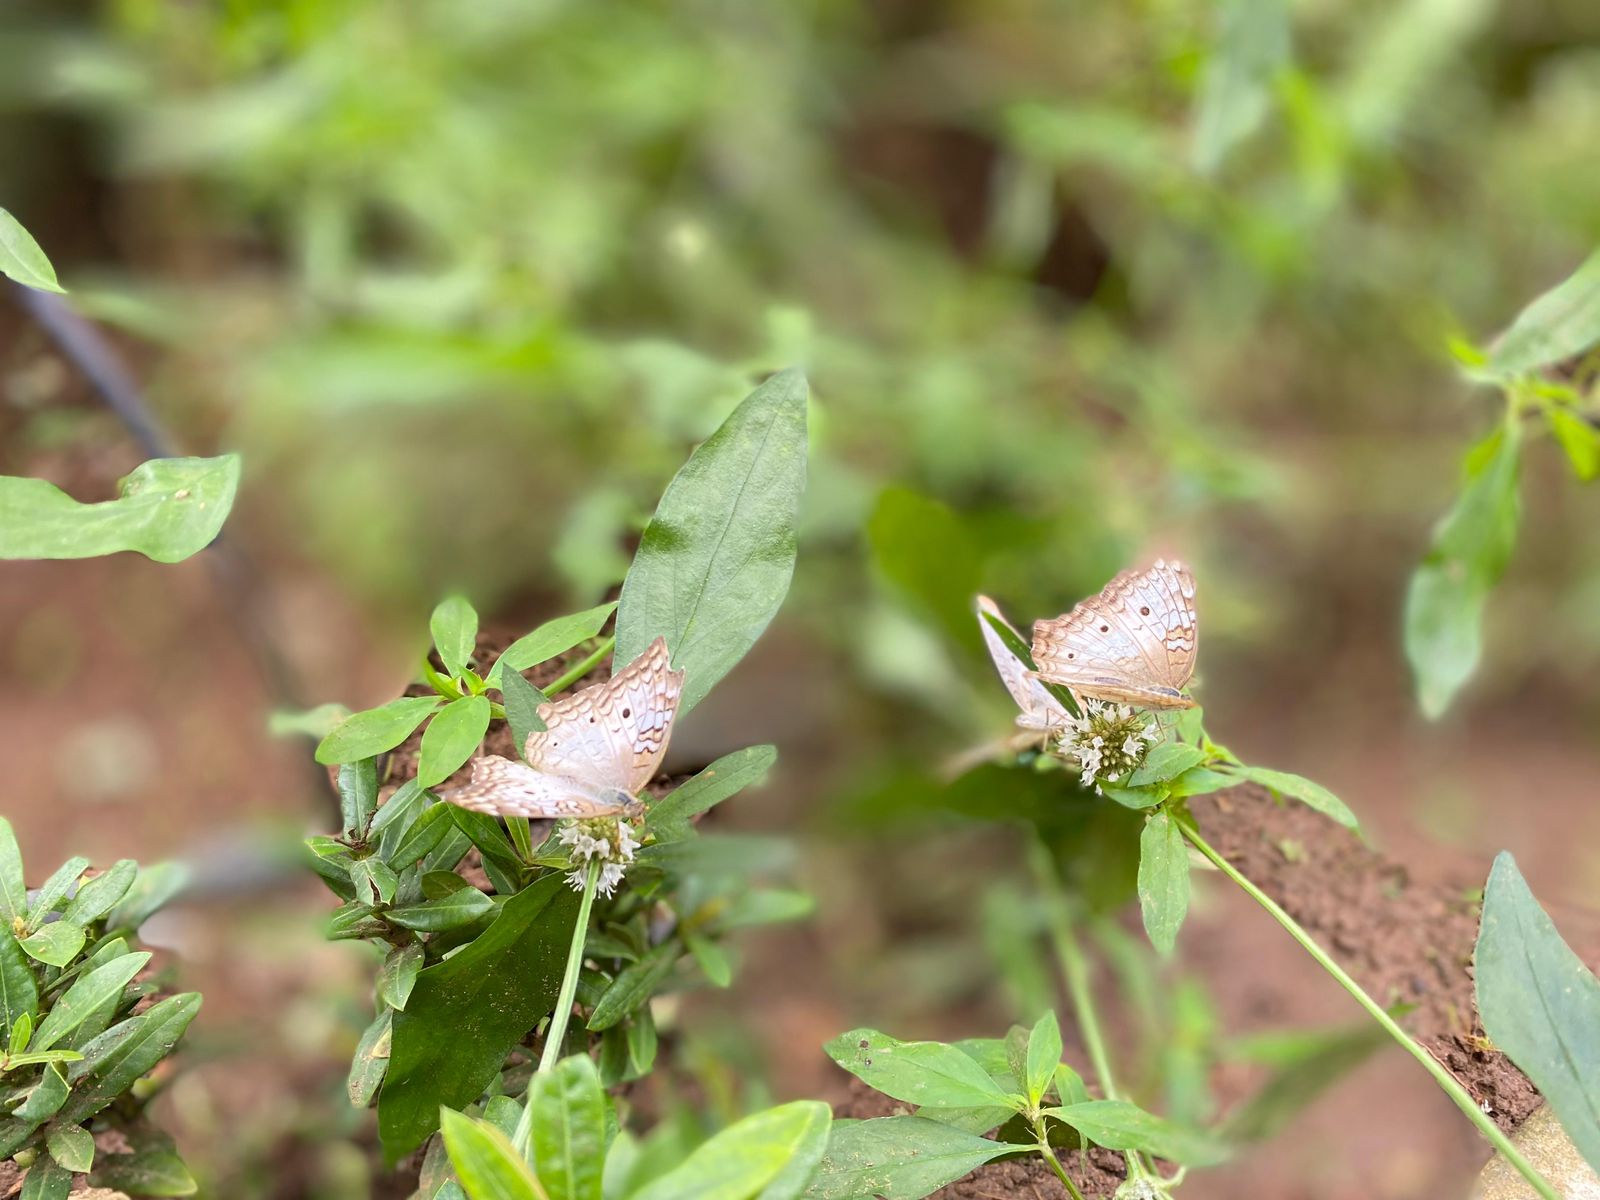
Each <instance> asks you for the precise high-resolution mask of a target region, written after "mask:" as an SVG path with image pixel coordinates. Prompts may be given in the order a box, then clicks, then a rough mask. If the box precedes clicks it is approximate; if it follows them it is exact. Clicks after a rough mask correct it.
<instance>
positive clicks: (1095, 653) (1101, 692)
mask: <svg viewBox="0 0 1600 1200" xmlns="http://www.w3.org/2000/svg"><path fill="white" fill-rule="evenodd" d="M1198 645H1199V630H1198V627H1197V625H1196V622H1195V612H1194V576H1193V575H1191V574H1190V573H1189V568H1188V567H1186V566H1184V565H1183V564H1182V563H1180V562H1176V561H1174V562H1167V561H1166V560H1164V559H1159V558H1158V559H1157V560H1156V561H1155V565H1154V566H1151V567H1148V568H1146V569H1145V570H1143V571H1124V572H1122V574H1120V575H1118V576H1117V577H1116V578H1115V579H1113V580H1112V581H1111V582H1110V583H1108V584H1106V586H1105V590H1104V591H1102V592H1101V593H1100V594H1099V595H1098V596H1090V597H1089V598H1088V599H1087V600H1084V601H1083V602H1082V603H1080V604H1079V605H1078V606H1077V607H1076V608H1074V609H1073V610H1072V611H1071V612H1069V613H1067V614H1066V615H1065V616H1062V617H1054V618H1052V619H1050V620H1047V621H1036V622H1034V626H1033V661H1034V664H1035V666H1036V668H1037V674H1038V676H1039V678H1041V679H1046V680H1049V681H1050V682H1051V683H1060V684H1065V685H1066V686H1067V687H1069V688H1071V689H1072V690H1073V691H1074V692H1076V693H1078V694H1079V695H1082V696H1092V697H1094V698H1096V699H1099V700H1113V701H1121V702H1122V703H1125V704H1132V705H1135V706H1136V707H1139V708H1193V707H1194V701H1193V700H1191V699H1189V697H1187V696H1185V695H1184V694H1183V687H1184V685H1185V684H1187V683H1188V682H1189V677H1190V676H1191V675H1193V674H1194V658H1195V650H1196V648H1197V646H1198Z"/></svg>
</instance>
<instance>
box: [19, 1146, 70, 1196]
mask: <svg viewBox="0 0 1600 1200" xmlns="http://www.w3.org/2000/svg"><path fill="white" fill-rule="evenodd" d="M71 1188H72V1172H71V1171H69V1170H67V1169H66V1168H65V1167H63V1166H61V1165H60V1164H59V1163H57V1162H56V1161H55V1159H53V1158H50V1157H48V1156H47V1155H42V1154H41V1155H40V1156H39V1157H38V1158H36V1159H34V1162H33V1166H31V1167H29V1168H28V1177H27V1179H26V1180H25V1181H24V1182H23V1185H22V1200H67V1193H68V1192H69V1191H70V1190H71Z"/></svg>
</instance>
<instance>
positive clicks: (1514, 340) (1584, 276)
mask: <svg viewBox="0 0 1600 1200" xmlns="http://www.w3.org/2000/svg"><path fill="white" fill-rule="evenodd" d="M1597 342H1600V250H1597V251H1595V252H1594V253H1593V254H1591V255H1590V256H1589V257H1588V259H1587V260H1586V261H1585V262H1584V264H1583V265H1582V266H1581V267H1579V268H1578V269H1577V270H1576V271H1574V272H1573V273H1572V275H1571V276H1569V277H1568V278H1567V279H1566V280H1565V281H1564V282H1562V283H1560V284H1559V285H1557V286H1556V287H1554V288H1552V289H1551V290H1550V291H1548V292H1546V293H1545V294H1544V295H1542V296H1540V297H1539V298H1538V299H1537V300H1535V301H1534V302H1533V303H1532V304H1530V305H1528V307H1527V308H1525V309H1523V310H1522V311H1521V312H1520V313H1518V314H1517V319H1516V320H1515V321H1513V322H1512V323H1511V328H1510V329H1508V330H1506V331H1505V333H1503V334H1501V335H1500V338H1499V340H1498V341H1496V342H1495V345H1494V349H1493V350H1492V351H1491V352H1490V354H1489V367H1490V369H1491V370H1493V371H1497V372H1499V373H1501V374H1504V375H1517V374H1521V373H1522V372H1525V371H1532V370H1536V369H1538V368H1539V367H1546V366H1549V365H1550V364H1551V363H1555V362H1560V361H1561V360H1562V359H1564V358H1571V357H1572V356H1573V355H1575V354H1580V353H1582V352H1583V351H1585V350H1587V349H1589V347H1591V346H1593V345H1595V344H1596V343H1597Z"/></svg>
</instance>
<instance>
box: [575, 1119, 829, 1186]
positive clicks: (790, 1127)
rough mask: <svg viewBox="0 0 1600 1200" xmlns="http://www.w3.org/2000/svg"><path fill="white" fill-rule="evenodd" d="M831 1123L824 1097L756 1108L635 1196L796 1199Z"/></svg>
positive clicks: (825, 1139)
mask: <svg viewBox="0 0 1600 1200" xmlns="http://www.w3.org/2000/svg"><path fill="white" fill-rule="evenodd" d="M829 1124H830V1115H829V1112H828V1106H827V1105H826V1104H823V1103H822V1102H821V1101H818V1100H796V1101H794V1102H793V1103H790V1104H780V1105H779V1106H778V1107H777V1108H769V1109H766V1110H765V1111H763V1112H758V1113H752V1114H751V1115H750V1116H748V1117H745V1118H744V1119H743V1120H742V1121H736V1122H735V1123H734V1124H732V1125H730V1126H728V1128H726V1129H724V1130H723V1131H722V1132H721V1133H719V1134H717V1135H716V1136H715V1137H713V1138H712V1139H711V1140H710V1141H708V1142H706V1143H705V1144H704V1145H703V1146H701V1147H699V1148H698V1149H697V1150H695V1152H694V1153H693V1154H691V1155H689V1157H688V1158H686V1159H685V1160H684V1161H683V1162H682V1163H681V1164H680V1165H679V1166H677V1167H675V1168H674V1169H673V1170H672V1171H670V1172H668V1173H667V1174H666V1175H664V1176H662V1177H661V1178H660V1179H657V1180H656V1181H655V1182H653V1183H651V1184H648V1185H646V1186H645V1187H644V1188H643V1189H642V1190H640V1191H638V1192H636V1193H634V1196H633V1200H756V1198H759V1200H795V1198H796V1197H798V1196H800V1195H801V1194H802V1189H803V1188H804V1187H805V1185H806V1182H807V1180H808V1179H809V1178H810V1176H811V1174H812V1172H813V1171H814V1170H815V1169H816V1167H817V1164H818V1162H819V1161H820V1160H821V1158H822V1155H823V1153H824V1148H825V1147H826V1145H827V1141H828V1128H829ZM552 1200H553V1198H552Z"/></svg>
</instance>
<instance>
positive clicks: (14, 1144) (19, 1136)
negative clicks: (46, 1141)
mask: <svg viewBox="0 0 1600 1200" xmlns="http://www.w3.org/2000/svg"><path fill="white" fill-rule="evenodd" d="M38 1128H39V1123H38V1122H37V1121H19V1120H17V1119H16V1118H14V1117H0V1160H4V1159H7V1158H10V1157H11V1156H12V1155H13V1154H15V1153H16V1152H17V1151H18V1150H20V1149H22V1146H23V1144H24V1143H25V1142H27V1140H28V1139H29V1138H31V1137H32V1136H33V1132H34V1130H36V1129H38Z"/></svg>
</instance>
